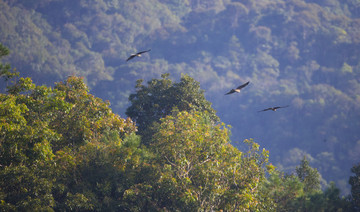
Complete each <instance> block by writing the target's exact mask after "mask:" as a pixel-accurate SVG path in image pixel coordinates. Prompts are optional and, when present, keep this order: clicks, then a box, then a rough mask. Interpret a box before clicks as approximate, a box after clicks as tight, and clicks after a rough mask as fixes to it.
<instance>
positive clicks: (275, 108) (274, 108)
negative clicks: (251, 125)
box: [258, 105, 289, 112]
mask: <svg viewBox="0 0 360 212" xmlns="http://www.w3.org/2000/svg"><path fill="white" fill-rule="evenodd" d="M285 107H289V105H286V106H281V107H269V108H266V109H264V110H260V111H258V112H264V111H268V110H272V111H276V110H277V109H280V108H285Z"/></svg>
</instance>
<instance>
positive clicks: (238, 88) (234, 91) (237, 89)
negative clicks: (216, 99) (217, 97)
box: [225, 82, 250, 95]
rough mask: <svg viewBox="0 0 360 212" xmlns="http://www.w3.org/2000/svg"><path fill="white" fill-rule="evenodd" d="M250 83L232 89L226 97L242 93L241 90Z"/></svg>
mask: <svg viewBox="0 0 360 212" xmlns="http://www.w3.org/2000/svg"><path fill="white" fill-rule="evenodd" d="M249 83H250V82H247V83H245V84H242V85H240V86H239V87H237V88H233V89H231V90H230V91H229V92H227V93H226V94H225V95H228V94H232V93H240V90H241V89H243V88H244V87H245V86H247V85H248V84H249Z"/></svg>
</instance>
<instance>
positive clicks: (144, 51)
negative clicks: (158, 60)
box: [136, 49, 151, 54]
mask: <svg viewBox="0 0 360 212" xmlns="http://www.w3.org/2000/svg"><path fill="white" fill-rule="evenodd" d="M149 51H151V49H149V50H145V51H141V52H138V53H136V54H143V53H146V52H149Z"/></svg>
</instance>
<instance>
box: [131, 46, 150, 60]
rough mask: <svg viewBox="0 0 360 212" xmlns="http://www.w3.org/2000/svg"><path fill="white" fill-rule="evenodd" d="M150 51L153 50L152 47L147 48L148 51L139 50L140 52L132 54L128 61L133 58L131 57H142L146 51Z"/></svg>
mask: <svg viewBox="0 0 360 212" xmlns="http://www.w3.org/2000/svg"><path fill="white" fill-rule="evenodd" d="M149 51H151V49H149V50H146V51H141V52H138V53H136V54H132V55H130V57H129V58H128V59H127V60H126V62H127V61H129V60H131V59H134V57H141V55H142V54H144V53H146V52H149Z"/></svg>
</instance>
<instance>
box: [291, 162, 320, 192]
mask: <svg viewBox="0 0 360 212" xmlns="http://www.w3.org/2000/svg"><path fill="white" fill-rule="evenodd" d="M296 175H297V176H298V178H299V179H300V181H301V182H303V183H304V192H305V193H312V192H316V191H319V190H320V174H319V172H318V171H317V170H316V169H315V168H312V167H311V166H310V165H309V161H308V160H307V159H306V157H305V156H304V158H303V159H302V160H301V162H300V166H297V167H296Z"/></svg>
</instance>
